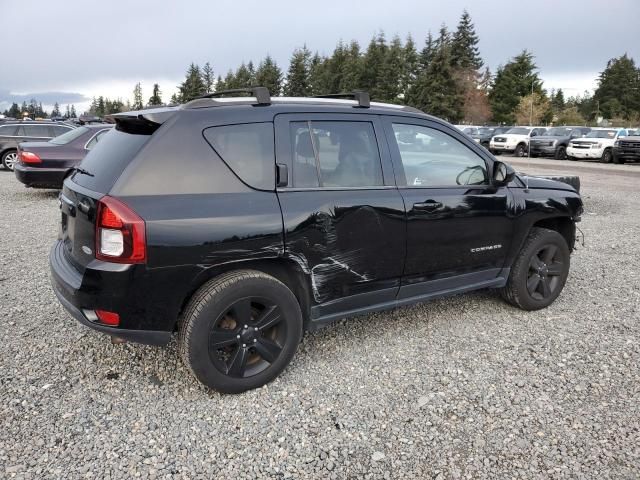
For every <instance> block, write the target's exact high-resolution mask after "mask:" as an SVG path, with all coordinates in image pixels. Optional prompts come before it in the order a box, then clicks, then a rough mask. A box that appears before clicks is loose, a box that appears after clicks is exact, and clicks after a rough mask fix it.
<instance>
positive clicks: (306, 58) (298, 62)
mask: <svg viewBox="0 0 640 480" xmlns="http://www.w3.org/2000/svg"><path fill="white" fill-rule="evenodd" d="M310 61H311V52H310V51H309V49H308V48H307V46H306V45H303V46H302V48H301V49H296V50H294V52H293V55H292V56H291V61H290V62H289V71H288V72H287V83H286V85H285V86H284V95H285V96H287V97H306V96H309V95H310V93H311V92H310V86H309V67H310V65H309V64H310Z"/></svg>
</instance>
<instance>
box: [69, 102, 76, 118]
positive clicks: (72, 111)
mask: <svg viewBox="0 0 640 480" xmlns="http://www.w3.org/2000/svg"><path fill="white" fill-rule="evenodd" d="M70 114H71V118H76V117H77V116H78V115H76V106H75V105H73V104H71V111H70Z"/></svg>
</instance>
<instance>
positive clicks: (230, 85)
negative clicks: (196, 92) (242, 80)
mask: <svg viewBox="0 0 640 480" xmlns="http://www.w3.org/2000/svg"><path fill="white" fill-rule="evenodd" d="M222 83H223V84H224V88H220V89H219V90H232V89H234V88H238V85H237V84H236V77H235V75H234V74H233V71H232V70H229V71H228V72H227V75H226V76H225V77H224V81H223V82H222ZM243 86H245V87H246V85H243Z"/></svg>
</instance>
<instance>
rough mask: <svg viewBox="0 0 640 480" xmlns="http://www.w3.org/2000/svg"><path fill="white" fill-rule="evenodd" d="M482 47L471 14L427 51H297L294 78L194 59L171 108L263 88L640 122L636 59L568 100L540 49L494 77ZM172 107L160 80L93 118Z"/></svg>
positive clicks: (552, 117)
mask: <svg viewBox="0 0 640 480" xmlns="http://www.w3.org/2000/svg"><path fill="white" fill-rule="evenodd" d="M478 43H479V37H478V34H477V33H476V30H475V26H474V24H473V21H472V19H471V16H470V15H469V13H468V12H467V11H466V10H465V11H463V13H462V15H461V17H460V20H459V22H458V24H457V26H456V28H455V29H454V30H450V29H449V28H448V27H447V26H446V25H444V24H443V25H442V26H441V28H440V30H439V31H438V32H437V34H436V35H433V34H432V33H431V32H428V33H427V36H426V38H425V39H424V41H423V43H422V45H420V46H418V45H417V44H416V42H415V41H414V39H413V38H412V37H411V35H409V36H407V37H406V39H405V40H404V41H403V40H402V39H401V38H400V37H398V36H394V37H393V38H392V39H391V40H390V41H389V40H387V38H386V36H385V34H384V32H382V31H381V32H379V33H377V34H376V35H374V36H373V38H372V39H371V40H370V41H369V43H368V45H367V46H366V48H364V49H363V48H362V47H361V46H360V44H359V43H358V42H357V41H355V40H352V41H351V42H349V43H345V42H343V41H339V42H338V43H337V45H336V47H335V48H334V50H333V52H332V53H331V54H330V55H321V54H319V53H318V52H312V51H311V50H309V49H308V48H307V46H306V45H303V46H302V47H300V48H296V49H295V50H294V51H293V53H292V55H291V57H290V61H289V65H288V69H287V70H286V72H285V71H283V70H282V69H281V68H280V66H279V65H278V64H277V62H276V61H275V60H274V59H273V58H272V57H271V56H270V55H267V56H266V57H265V58H264V59H262V60H261V61H260V62H258V63H257V64H256V63H254V62H253V61H249V62H246V63H245V62H242V63H241V64H240V65H239V66H238V67H237V68H236V69H232V70H229V71H228V72H227V73H226V74H225V75H217V76H215V75H214V69H213V67H212V65H211V63H209V62H207V63H205V64H204V66H203V67H200V66H199V65H198V64H196V63H191V64H190V65H189V67H188V68H187V71H186V74H185V78H184V80H183V81H182V82H181V83H180V85H178V86H177V92H176V93H174V94H173V95H172V96H171V98H170V99H169V101H168V102H166V103H167V104H170V105H175V104H179V103H185V102H188V101H190V100H193V99H194V98H196V97H198V96H200V95H203V94H205V93H210V92H214V91H222V90H227V89H235V88H245V87H248V86H256V85H261V86H264V87H267V88H268V89H269V91H270V92H271V95H273V96H277V95H285V96H311V95H323V94H329V93H339V92H351V91H354V90H365V91H368V92H369V94H370V95H371V98H372V99H373V100H376V101H381V102H388V103H399V104H400V103H401V104H406V105H410V106H413V107H416V108H418V109H420V110H423V111H425V112H426V113H429V114H432V115H435V116H438V117H441V118H444V119H446V120H448V121H450V122H452V123H468V124H485V123H499V124H529V123H533V124H549V123H552V122H553V123H555V124H588V123H590V124H593V123H595V122H596V121H597V120H598V118H599V117H604V118H607V119H613V121H614V122H616V121H617V122H620V123H621V124H622V123H625V122H626V123H627V124H628V123H638V122H640V69H639V68H638V67H636V65H635V62H634V60H633V59H632V58H630V57H629V56H628V55H627V54H624V55H622V56H621V57H618V58H612V59H611V60H609V61H608V62H607V65H606V67H605V69H604V70H603V71H602V72H601V73H600V76H599V78H598V87H597V89H596V90H595V92H594V93H593V94H590V93H589V92H587V91H585V92H584V94H583V95H576V96H572V97H568V98H565V94H564V92H563V91H562V90H557V91H554V90H551V91H547V90H545V89H544V88H543V82H542V80H541V79H540V76H539V73H538V68H537V66H536V64H535V58H534V56H533V54H532V53H531V52H529V51H527V50H524V51H522V52H521V53H520V54H518V55H516V56H515V57H513V58H511V59H509V60H508V61H507V62H505V63H504V64H503V65H500V66H499V67H498V68H497V69H496V71H495V72H491V71H490V69H489V68H488V67H487V66H485V63H484V61H483V59H482V57H481V55H480V51H479V49H478ZM163 104H165V102H164V101H163V99H162V92H161V90H160V86H159V85H158V84H157V83H156V84H154V85H153V93H152V95H151V97H150V98H148V99H144V98H143V96H142V86H141V85H140V83H137V84H136V85H135V87H134V90H133V102H132V103H131V102H130V101H129V100H125V101H122V100H121V99H119V98H118V99H115V100H114V99H109V98H106V97H102V96H99V97H97V98H94V99H93V100H92V103H91V106H90V109H89V113H90V114H94V115H98V116H103V115H107V114H110V113H117V112H120V111H126V110H129V109H134V110H135V109H141V108H147V107H153V106H157V105H163Z"/></svg>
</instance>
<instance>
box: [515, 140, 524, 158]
mask: <svg viewBox="0 0 640 480" xmlns="http://www.w3.org/2000/svg"><path fill="white" fill-rule="evenodd" d="M525 152H526V148H525V146H524V143H521V144H520V145H518V146H517V147H516V149H515V150H514V152H513V154H514V155H515V156H516V157H524V154H525Z"/></svg>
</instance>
